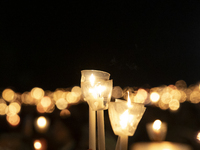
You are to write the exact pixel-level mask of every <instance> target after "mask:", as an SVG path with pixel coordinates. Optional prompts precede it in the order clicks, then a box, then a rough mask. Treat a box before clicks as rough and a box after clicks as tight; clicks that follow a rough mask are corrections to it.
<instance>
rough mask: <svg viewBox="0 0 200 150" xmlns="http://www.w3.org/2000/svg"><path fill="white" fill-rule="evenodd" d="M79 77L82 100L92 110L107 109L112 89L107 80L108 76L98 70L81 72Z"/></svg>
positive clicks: (110, 81)
mask: <svg viewBox="0 0 200 150" xmlns="http://www.w3.org/2000/svg"><path fill="white" fill-rule="evenodd" d="M81 75H82V76H81V90H82V94H83V98H84V100H86V101H87V102H88V104H89V106H90V107H91V108H92V110H95V111H96V110H105V109H108V103H109V102H110V99H111V93H112V87H113V86H112V85H113V82H112V80H109V77H110V74H109V73H107V72H104V71H99V70H82V71H81Z"/></svg>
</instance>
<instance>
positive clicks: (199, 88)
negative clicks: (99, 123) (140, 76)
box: [112, 80, 200, 111]
mask: <svg viewBox="0 0 200 150" xmlns="http://www.w3.org/2000/svg"><path fill="white" fill-rule="evenodd" d="M127 91H130V92H129V93H130V99H131V101H132V102H136V103H144V104H145V105H154V106H157V107H160V108H161V109H163V110H166V109H170V110H172V111H176V110H178V109H179V108H180V103H183V102H185V101H189V102H191V103H194V104H197V103H199V102H200V85H199V84H196V85H190V86H189V87H187V84H186V82H185V81H183V80H179V81H177V82H176V83H175V85H169V86H166V85H163V86H160V87H154V88H151V89H138V90H136V91H135V90H134V88H131V87H128V88H125V89H124V90H123V89H122V88H121V87H119V86H116V87H114V88H113V95H112V96H113V97H114V98H119V97H122V96H123V97H124V98H125V99H127Z"/></svg>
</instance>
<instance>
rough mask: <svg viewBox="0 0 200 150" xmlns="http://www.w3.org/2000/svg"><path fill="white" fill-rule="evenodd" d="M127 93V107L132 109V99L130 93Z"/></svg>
mask: <svg viewBox="0 0 200 150" xmlns="http://www.w3.org/2000/svg"><path fill="white" fill-rule="evenodd" d="M127 93H128V98H127V105H128V107H131V99H130V96H129V91H127Z"/></svg>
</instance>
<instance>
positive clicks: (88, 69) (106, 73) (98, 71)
mask: <svg viewBox="0 0 200 150" xmlns="http://www.w3.org/2000/svg"><path fill="white" fill-rule="evenodd" d="M84 71H96V72H101V73H106V74H108V75H110V73H108V72H106V71H101V70H94V69H91V70H89V69H84V70H81V72H84Z"/></svg>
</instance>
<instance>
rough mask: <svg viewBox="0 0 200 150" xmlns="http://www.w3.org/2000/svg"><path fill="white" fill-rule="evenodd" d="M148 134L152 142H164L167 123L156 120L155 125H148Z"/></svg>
mask: <svg viewBox="0 0 200 150" xmlns="http://www.w3.org/2000/svg"><path fill="white" fill-rule="evenodd" d="M146 128H147V133H148V135H149V138H150V140H152V141H163V140H165V137H166V133H167V123H165V122H161V121H160V120H155V121H154V122H153V123H148V124H147V125H146Z"/></svg>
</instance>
